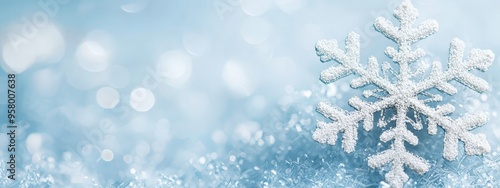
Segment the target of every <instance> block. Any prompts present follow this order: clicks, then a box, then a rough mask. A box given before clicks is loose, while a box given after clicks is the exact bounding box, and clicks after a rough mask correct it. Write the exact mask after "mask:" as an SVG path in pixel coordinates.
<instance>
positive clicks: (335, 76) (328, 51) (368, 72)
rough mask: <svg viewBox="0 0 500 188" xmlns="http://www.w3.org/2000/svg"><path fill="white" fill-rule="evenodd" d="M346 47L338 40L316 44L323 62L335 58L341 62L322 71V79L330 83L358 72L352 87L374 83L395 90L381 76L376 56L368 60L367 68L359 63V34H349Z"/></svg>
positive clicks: (388, 90)
mask: <svg viewBox="0 0 500 188" xmlns="http://www.w3.org/2000/svg"><path fill="white" fill-rule="evenodd" d="M345 48H346V50H345V51H344V50H341V49H340V48H339V47H338V44H337V41H336V40H321V41H319V42H318V43H317V44H316V53H317V55H318V56H319V57H320V60H321V62H328V61H331V60H335V61H337V62H338V63H339V64H340V65H338V66H332V67H330V68H328V69H326V70H324V71H322V72H321V77H320V80H321V81H323V82H324V83H325V84H328V83H332V82H335V81H337V80H339V79H341V78H344V77H346V76H349V75H351V74H358V75H359V76H360V78H358V79H356V80H354V81H353V82H352V83H351V87H353V88H359V87H362V86H364V85H367V84H369V83H373V84H374V85H376V86H378V87H379V88H384V89H387V92H389V93H393V92H395V87H394V86H393V85H392V84H391V83H390V82H389V81H387V80H385V79H383V78H381V77H380V76H379V74H378V70H379V65H378V62H377V60H376V59H375V58H374V57H371V58H370V59H369V60H368V68H367V69H364V68H363V66H362V65H361V64H360V63H359V56H360V55H359V48H360V47H359V35H358V34H356V33H355V32H351V33H349V34H348V35H347V38H346V42H345Z"/></svg>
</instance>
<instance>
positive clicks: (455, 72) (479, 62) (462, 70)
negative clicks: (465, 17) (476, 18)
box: [412, 38, 495, 95]
mask: <svg viewBox="0 0 500 188" xmlns="http://www.w3.org/2000/svg"><path fill="white" fill-rule="evenodd" d="M464 49H465V44H464V42H463V41H461V40H460V39H456V38H455V39H453V40H452V41H451V44H450V56H449V58H448V59H449V60H448V70H447V71H446V72H442V71H441V63H439V62H434V63H433V65H432V69H431V75H430V76H429V77H428V78H427V79H425V80H424V81H422V82H420V83H418V84H417V85H418V86H417V87H415V88H414V90H413V91H412V93H421V92H423V91H425V90H428V89H431V88H434V87H436V88H437V89H439V90H440V91H443V92H445V93H448V94H450V95H453V94H455V93H456V92H457V89H456V88H455V87H454V86H452V85H451V84H449V83H448V82H449V81H451V80H457V81H458V82H460V83H462V84H463V85H465V86H467V87H469V88H471V89H473V90H475V91H477V92H484V91H486V90H488V89H489V85H488V82H486V81H485V80H483V79H481V78H479V77H477V76H474V75H473V74H471V73H469V72H470V71H472V70H475V69H477V70H480V71H483V72H484V71H486V70H488V67H489V66H491V64H492V63H493V60H494V58H495V55H494V54H493V52H492V51H491V50H480V49H472V50H471V53H470V55H469V57H468V58H467V59H466V60H463V56H464Z"/></svg>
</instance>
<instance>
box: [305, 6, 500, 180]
mask: <svg viewBox="0 0 500 188" xmlns="http://www.w3.org/2000/svg"><path fill="white" fill-rule="evenodd" d="M394 17H395V18H396V19H397V20H398V21H399V22H400V26H399V27H397V26H395V25H393V24H392V22H390V21H389V20H387V19H385V18H382V17H379V18H377V19H376V20H375V23H374V27H375V29H376V30H377V31H379V32H380V33H382V34H383V35H385V36H386V37H387V38H388V39H391V40H392V41H394V42H395V43H396V44H397V46H398V48H397V49H396V48H394V47H387V48H386V50H385V54H386V55H387V56H388V57H389V58H390V59H392V61H393V62H394V63H395V64H397V65H398V67H399V71H392V73H393V76H395V79H390V78H389V76H390V75H388V74H389V73H387V70H389V69H392V67H391V65H390V64H389V63H384V64H383V65H382V66H380V65H379V62H378V60H377V58H375V57H370V58H369V59H368V65H367V67H364V66H363V65H361V64H360V40H359V35H358V34H356V33H354V32H351V33H349V34H348V35H347V39H346V42H345V48H346V49H345V50H342V49H341V48H339V46H338V44H337V41H335V40H322V41H319V42H318V43H317V44H316V52H317V55H318V56H319V57H320V60H321V61H322V62H328V61H332V60H334V61H336V62H338V63H339V65H337V66H332V67H330V68H328V69H326V70H324V71H322V72H321V76H320V79H321V81H323V82H324V83H325V84H329V83H332V82H335V81H337V80H338V79H341V78H343V77H346V76H349V75H351V74H354V75H356V76H358V78H356V79H354V80H352V81H351V87H352V88H353V89H357V88H361V87H363V86H367V85H374V86H375V87H377V88H376V89H371V90H366V91H364V92H363V95H364V97H365V98H374V99H375V101H374V102H370V101H368V100H365V101H363V100H362V99H361V98H359V97H353V98H351V99H350V100H349V105H350V106H352V107H353V108H354V109H355V111H352V112H348V111H345V110H343V109H341V108H339V107H336V106H332V105H331V104H329V103H327V102H321V103H319V105H318V106H317V111H318V112H319V113H320V114H322V115H323V116H325V117H326V118H328V119H330V120H332V121H333V122H322V121H319V122H318V124H317V126H318V127H317V129H316V131H315V132H314V134H313V138H314V140H316V141H318V142H320V143H327V144H331V145H334V144H335V142H336V140H337V135H338V134H339V133H343V137H342V148H343V149H344V151H346V152H348V153H350V152H353V151H354V150H355V146H356V143H357V139H358V125H359V123H360V121H363V129H364V130H365V131H370V130H372V129H373V127H374V124H375V123H374V122H375V119H378V118H376V117H378V115H377V113H378V114H379V115H380V114H381V115H380V116H382V117H381V118H380V119H381V120H380V121H379V123H377V125H378V126H379V127H380V128H386V127H388V126H389V125H392V126H391V128H388V129H387V128H386V129H384V130H383V132H382V134H381V136H380V140H381V141H382V142H388V141H392V142H391V143H392V145H391V148H390V149H387V150H385V151H382V152H380V153H377V154H375V155H373V156H370V157H369V158H368V165H369V166H370V167H371V168H380V167H383V166H385V165H388V164H390V166H391V169H390V170H389V172H388V173H387V174H386V175H385V179H386V181H387V182H389V183H390V185H391V186H393V187H402V186H403V185H404V183H405V182H406V181H408V179H409V176H408V175H407V174H406V173H405V171H404V170H405V169H404V168H405V166H406V167H409V168H410V169H412V170H413V171H415V172H417V173H418V174H423V173H425V172H427V171H429V169H430V165H429V162H428V161H427V160H425V159H423V158H421V157H419V156H416V155H415V154H413V153H411V152H410V151H408V150H407V148H406V145H405V143H408V144H410V145H414V146H416V145H418V142H419V139H418V137H417V135H415V134H414V133H413V132H412V131H411V130H409V129H408V127H407V126H408V125H409V126H411V127H413V129H414V130H417V131H419V130H421V129H423V128H424V126H423V125H424V123H423V122H426V123H425V124H426V125H427V126H426V127H427V131H428V133H429V134H430V135H435V134H437V127H438V126H440V127H441V128H442V129H443V130H444V131H445V135H444V150H443V157H444V158H445V159H447V160H450V161H451V160H454V159H456V158H457V156H458V153H459V150H458V144H459V143H458V142H459V141H462V142H463V143H464V146H465V152H466V154H467V155H482V154H485V153H487V152H489V151H490V150H491V149H490V145H489V144H488V142H487V140H486V138H485V136H484V135H482V134H473V133H470V132H469V131H471V130H472V129H474V128H476V127H479V126H481V125H483V124H485V123H486V122H487V119H488V118H487V116H486V115H485V113H482V112H478V113H475V114H467V115H465V116H464V117H460V118H458V119H452V118H451V117H450V114H452V113H453V112H454V111H455V107H454V106H453V105H451V104H449V103H447V104H443V105H438V106H436V107H434V106H433V105H434V104H435V103H438V102H442V101H443V97H442V96H441V95H439V94H432V93H431V91H430V90H432V89H437V90H439V91H441V92H442V93H446V94H449V95H454V94H456V93H457V89H456V88H455V87H454V86H453V85H452V84H450V83H449V82H450V81H453V80H455V81H458V82H459V83H461V84H463V85H465V86H467V87H469V88H470V89H472V90H475V91H477V92H484V91H487V90H488V89H489V85H488V83H487V82H486V81H484V80H483V79H481V78H479V77H476V76H475V75H473V74H471V73H470V71H473V70H476V69H477V70H480V71H486V70H487V69H488V67H489V66H490V65H491V64H492V62H493V59H494V54H493V53H492V52H491V51H490V50H480V49H472V51H471V52H470V55H469V56H468V57H467V58H465V59H464V50H465V44H464V42H463V41H461V40H460V39H453V40H452V41H451V45H450V50H449V58H448V69H447V70H442V69H441V63H440V62H437V61H436V62H433V63H432V66H431V67H430V72H429V74H428V75H427V77H426V78H423V79H419V78H420V77H419V76H418V75H422V70H412V67H411V66H410V65H411V64H412V63H416V62H418V61H419V60H420V58H422V57H424V56H425V52H424V50H423V49H420V48H417V49H412V45H413V44H414V43H416V42H418V41H420V40H423V39H425V38H427V37H429V36H430V35H432V34H434V33H435V32H437V31H438V23H437V21H435V20H427V21H424V22H422V23H421V24H420V25H419V26H417V27H412V25H413V24H414V22H415V21H416V20H417V17H418V11H417V9H415V8H414V7H413V5H412V3H411V1H410V0H404V1H403V2H402V3H401V4H400V5H399V6H398V7H397V8H396V10H395V11H394ZM380 70H382V74H381V73H380ZM390 109H391V110H392V111H393V112H394V113H393V114H390V113H387V111H389V110H390ZM384 114H385V115H388V116H391V117H389V118H388V119H385V118H384ZM392 122H394V123H393V124H390V123H392Z"/></svg>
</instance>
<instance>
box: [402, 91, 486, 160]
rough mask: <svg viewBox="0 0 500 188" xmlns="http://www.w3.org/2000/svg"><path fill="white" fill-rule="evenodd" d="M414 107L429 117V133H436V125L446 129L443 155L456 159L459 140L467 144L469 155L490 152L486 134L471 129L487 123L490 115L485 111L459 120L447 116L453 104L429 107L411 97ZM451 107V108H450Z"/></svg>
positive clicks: (448, 158)
mask: <svg viewBox="0 0 500 188" xmlns="http://www.w3.org/2000/svg"><path fill="white" fill-rule="evenodd" d="M410 103H411V105H412V107H413V108H414V109H415V110H417V111H419V112H421V113H422V114H424V115H425V116H427V117H428V118H429V133H430V134H436V131H437V130H436V125H439V126H441V127H442V128H443V129H444V130H445V132H446V133H445V139H444V151H443V157H444V158H445V159H447V160H454V159H456V158H457V156H458V144H457V143H458V141H459V140H460V141H462V142H464V144H465V152H466V154H467V155H481V154H485V153H488V152H490V150H491V147H490V145H489V143H488V141H487V140H486V137H485V135H483V134H477V135H474V134H472V133H470V132H469V131H470V130H472V129H474V128H476V127H479V126H481V125H483V124H485V123H486V122H487V121H488V117H487V116H486V115H485V114H484V113H477V114H473V115H471V114H469V115H466V116H464V117H462V118H459V119H457V120H451V119H450V118H449V117H447V116H445V115H447V114H450V113H451V112H453V110H454V108H451V107H450V106H451V105H449V106H448V105H446V106H441V107H438V108H436V109H432V108H431V107H428V106H427V105H425V104H424V103H423V102H421V101H419V100H416V99H411V100H410ZM450 108H451V109H450Z"/></svg>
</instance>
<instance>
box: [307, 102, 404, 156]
mask: <svg viewBox="0 0 500 188" xmlns="http://www.w3.org/2000/svg"><path fill="white" fill-rule="evenodd" d="M396 99H397V98H396V97H389V98H385V99H383V100H380V101H377V102H375V103H367V102H364V101H362V100H361V99H360V98H358V97H353V98H352V99H350V100H349V104H350V105H351V106H352V107H354V108H355V109H356V110H357V111H354V112H350V113H348V112H346V111H345V110H342V109H340V108H339V107H336V106H331V105H330V104H328V103H326V102H321V103H319V104H318V107H317V111H318V112H319V113H320V114H322V115H323V116H325V117H326V118H328V119H330V120H332V121H334V122H333V123H325V122H321V121H320V122H318V128H317V129H316V131H314V134H313V139H314V140H316V141H318V142H320V143H328V144H330V145H335V142H336V141H337V134H338V133H340V132H343V138H342V148H344V151H346V152H348V153H350V152H353V151H354V149H355V146H356V141H357V138H358V137H357V134H358V122H359V121H361V120H363V122H364V124H363V128H364V129H365V130H366V131H370V130H371V129H372V127H373V113H375V112H377V111H380V110H382V109H385V108H388V107H390V106H391V105H393V104H394V102H395V100H396Z"/></svg>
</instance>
